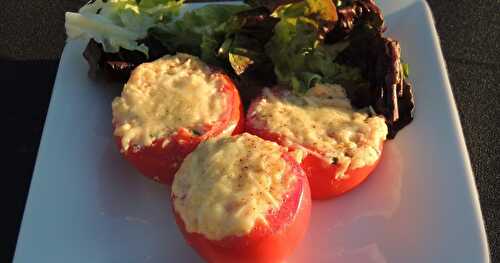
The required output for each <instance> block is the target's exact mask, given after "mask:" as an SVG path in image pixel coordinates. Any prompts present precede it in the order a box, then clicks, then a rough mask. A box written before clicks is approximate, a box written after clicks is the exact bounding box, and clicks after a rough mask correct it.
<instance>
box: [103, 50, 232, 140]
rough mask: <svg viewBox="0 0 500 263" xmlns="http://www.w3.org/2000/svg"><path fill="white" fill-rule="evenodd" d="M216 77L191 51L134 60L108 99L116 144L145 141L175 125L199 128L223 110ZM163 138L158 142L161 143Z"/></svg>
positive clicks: (165, 135)
mask: <svg viewBox="0 0 500 263" xmlns="http://www.w3.org/2000/svg"><path fill="white" fill-rule="evenodd" d="M221 87H222V80H220V78H217V77H216V76H214V75H213V74H211V71H210V69H209V67H208V66H207V65H206V64H204V63H203V62H202V61H201V60H199V59H198V58H196V57H193V56H191V55H187V54H177V55H175V56H165V57H163V58H160V59H158V60H155V61H153V62H150V63H144V64H141V65H139V66H138V67H137V68H136V69H135V70H134V71H133V72H132V74H131V76H130V79H129V80H128V82H127V83H126V84H125V87H124V88H123V91H122V94H121V97H118V98H115V100H114V101H113V104H112V108H113V123H114V125H115V131H114V134H115V135H116V136H120V137H121V138H122V148H123V150H127V149H128V147H129V146H131V145H134V146H148V145H151V144H152V143H153V142H154V141H155V140H156V139H159V138H168V137H170V136H172V135H174V134H175V133H176V132H177V131H178V130H179V128H186V129H191V130H195V131H202V130H203V126H204V125H205V124H213V123H215V122H216V121H217V120H218V119H219V118H220V116H221V114H222V113H223V112H224V107H225V104H226V101H227V100H226V99H227V98H226V96H227V95H225V93H224V92H221ZM166 143H168V141H165V142H164V145H166Z"/></svg>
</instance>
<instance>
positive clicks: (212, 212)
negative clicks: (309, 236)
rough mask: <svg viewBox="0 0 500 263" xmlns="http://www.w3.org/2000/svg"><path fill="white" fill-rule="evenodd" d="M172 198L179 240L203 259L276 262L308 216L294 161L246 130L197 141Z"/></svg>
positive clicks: (293, 242)
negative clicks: (198, 142) (181, 237)
mask: <svg viewBox="0 0 500 263" xmlns="http://www.w3.org/2000/svg"><path fill="white" fill-rule="evenodd" d="M171 200H172V207H173V211H174V214H175V218H176V222H177V224H178V226H179V228H180V230H181V232H182V234H183V236H184V238H185V240H186V241H187V242H188V243H189V245H191V246H192V247H193V248H194V249H195V250H196V251H197V252H198V253H199V254H200V255H201V256H202V257H203V258H204V259H205V260H207V261H208V262H281V261H282V260H283V259H285V258H286V257H287V256H288V255H290V254H291V253H292V252H293V250H294V249H295V247H296V246H297V245H298V243H299V241H300V240H301V239H302V238H303V236H304V235H305V233H306V230H307V228H308V224H309V217H310V213H311V196H310V190H309V185H308V182H307V177H306V176H305V174H304V172H303V170H302V169H301V167H300V165H299V164H298V163H297V162H296V161H295V159H294V158H293V157H292V156H291V155H290V154H289V153H288V152H287V151H286V149H284V148H282V147H281V146H279V145H278V144H276V143H274V142H270V141H266V140H263V139H261V138H259V137H257V136H253V135H250V134H248V133H244V134H242V135H238V136H233V137H225V138H219V139H210V140H208V141H205V142H203V143H201V144H200V145H199V146H198V148H197V149H196V150H195V151H194V152H192V153H191V154H190V155H189V156H188V157H187V158H186V159H185V161H184V162H183V164H182V166H181V168H180V169H179V171H178V172H177V174H176V176H175V178H174V182H173V185H172V196H171Z"/></svg>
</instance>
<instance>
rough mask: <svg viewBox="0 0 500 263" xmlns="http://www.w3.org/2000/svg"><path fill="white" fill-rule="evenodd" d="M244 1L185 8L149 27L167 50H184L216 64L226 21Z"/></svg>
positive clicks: (241, 7) (245, 7)
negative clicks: (167, 20)
mask: <svg viewBox="0 0 500 263" xmlns="http://www.w3.org/2000/svg"><path fill="white" fill-rule="evenodd" d="M247 8H248V7H247V6H244V5H223V4H213V5H206V6H204V7H201V8H198V9H195V10H193V11H190V12H187V13H186V14H184V16H183V17H182V18H180V19H178V20H177V21H175V22H172V23H166V24H161V25H157V26H155V27H153V28H151V29H150V30H149V33H150V35H151V36H152V37H154V38H156V39H158V40H159V41H160V42H161V43H162V45H163V46H164V47H165V48H167V49H168V50H169V51H170V52H172V53H175V52H187V53H190V54H192V55H195V56H199V57H201V59H203V60H204V61H206V62H208V63H212V64H214V63H215V64H217V63H218V62H217V61H218V60H217V52H218V48H219V47H220V45H221V44H222V42H223V41H224V36H225V28H226V27H227V25H226V22H227V21H228V20H229V18H230V17H231V16H232V15H234V14H236V13H237V12H240V11H242V10H245V9H247Z"/></svg>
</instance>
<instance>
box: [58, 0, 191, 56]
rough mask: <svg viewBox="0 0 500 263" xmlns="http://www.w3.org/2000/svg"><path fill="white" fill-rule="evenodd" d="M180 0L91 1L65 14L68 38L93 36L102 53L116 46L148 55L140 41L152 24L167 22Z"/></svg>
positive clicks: (175, 10)
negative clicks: (75, 11) (74, 11)
mask: <svg viewBox="0 0 500 263" xmlns="http://www.w3.org/2000/svg"><path fill="white" fill-rule="evenodd" d="M182 3H183V1H175V0H142V1H136V0H107V1H106V0H94V1H91V2H89V3H88V4H86V5H84V6H83V7H82V8H80V10H79V11H78V13H72V12H67V13H66V15H65V18H66V22H65V27H66V34H67V35H68V38H69V39H77V38H83V39H87V40H89V39H94V40H95V41H96V42H97V43H100V44H102V46H103V49H104V51H105V52H109V53H115V52H119V50H120V48H124V49H127V50H130V51H135V50H136V51H139V52H142V53H144V54H145V55H146V56H147V55H148V51H149V48H148V47H147V46H146V45H145V44H144V43H141V42H140V40H141V39H144V38H146V36H147V33H148V30H149V29H150V28H152V27H153V26H155V25H157V24H160V23H165V22H168V21H171V20H172V19H173V18H174V17H175V16H176V15H177V14H178V12H179V9H180V7H181V5H182Z"/></svg>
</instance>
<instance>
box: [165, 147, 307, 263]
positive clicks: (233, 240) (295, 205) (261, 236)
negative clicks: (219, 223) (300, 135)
mask: <svg viewBox="0 0 500 263" xmlns="http://www.w3.org/2000/svg"><path fill="white" fill-rule="evenodd" d="M283 156H284V158H285V160H286V161H287V163H289V164H290V165H292V166H291V167H292V169H291V172H292V173H294V174H295V176H297V179H298V180H297V181H296V183H295V185H294V187H293V189H292V190H291V191H290V192H289V193H288V194H287V198H286V199H285V200H284V201H283V203H282V204H281V207H280V208H279V209H278V211H276V212H274V213H270V214H268V216H267V217H266V219H267V221H268V224H267V225H266V224H264V223H261V222H260V221H258V222H256V224H255V226H254V228H253V229H252V231H251V232H250V233H249V234H246V235H244V236H230V237H225V238H223V239H221V240H210V239H208V238H206V237H205V236H204V235H203V234H199V233H189V232H187V230H186V227H185V224H184V221H183V220H182V219H181V217H180V216H179V215H178V214H177V212H175V209H174V208H173V210H174V215H175V219H176V223H177V225H178V226H179V228H180V230H181V232H182V234H183V236H184V238H185V240H186V241H187V242H188V244H189V245H190V246H192V247H193V248H194V249H195V250H196V251H197V252H198V253H199V254H200V255H201V256H202V257H203V258H204V259H205V260H207V261H208V262H218V263H225V262H228V263H229V262H231V263H232V262H242V263H245V262H249V263H250V262H252V263H271V262H273V263H274V262H281V261H283V260H284V259H285V258H286V257H288V256H289V255H290V254H291V253H292V252H293V251H294V249H295V248H296V246H297V245H298V244H299V242H300V241H301V240H302V238H303V237H304V236H305V233H306V231H307V228H308V226H309V219H310V214H311V193H310V189H309V183H308V181H307V178H306V176H305V174H304V172H303V170H302V169H301V168H300V166H299V164H298V163H297V162H296V161H295V160H293V158H292V157H291V156H289V155H288V154H287V153H284V154H283ZM173 200H174V197H173V198H172V204H173ZM172 207H173V205H172Z"/></svg>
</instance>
